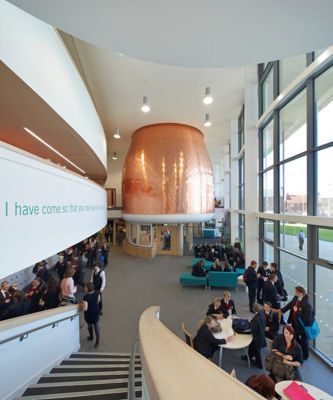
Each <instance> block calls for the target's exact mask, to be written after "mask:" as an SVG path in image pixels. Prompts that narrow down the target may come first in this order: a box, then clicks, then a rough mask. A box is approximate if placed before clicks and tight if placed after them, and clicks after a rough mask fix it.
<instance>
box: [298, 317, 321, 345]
mask: <svg viewBox="0 0 333 400" xmlns="http://www.w3.org/2000/svg"><path fill="white" fill-rule="evenodd" d="M298 320H299V323H300V324H301V325H302V326H303V329H304V332H305V335H306V337H307V338H308V339H309V340H313V339H315V338H316V337H318V336H319V335H320V328H319V325H318V324H317V321H316V320H314V321H313V324H312V325H311V326H305V325H304V322H303V321H302V319H301V318H300V317H299V318H298Z"/></svg>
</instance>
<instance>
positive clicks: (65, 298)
mask: <svg viewBox="0 0 333 400" xmlns="http://www.w3.org/2000/svg"><path fill="white" fill-rule="evenodd" d="M73 275H74V270H73V268H72V267H68V268H67V269H66V271H65V274H64V279H63V280H62V281H61V283H60V293H61V303H60V305H62V306H63V305H68V304H75V303H76V298H75V293H76V289H77V287H76V286H75V285H74V280H73Z"/></svg>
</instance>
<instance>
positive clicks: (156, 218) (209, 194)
mask: <svg viewBox="0 0 333 400" xmlns="http://www.w3.org/2000/svg"><path fill="white" fill-rule="evenodd" d="M122 190H123V217H124V219H125V220H127V221H132V222H146V223H148V222H149V223H181V222H196V221H204V220H207V219H211V218H212V215H213V213H214V179H213V170H212V164H211V161H210V159H209V156H208V153H207V150H206V146H205V143H204V138H203V134H202V132H200V131H199V130H198V129H196V128H194V127H192V126H189V125H183V124H176V123H161V124H154V125H148V126H144V127H142V128H140V129H138V130H137V131H135V132H134V133H133V135H132V142H131V145H130V148H129V150H128V153H127V156H126V160H125V164H124V168H123V182H122Z"/></svg>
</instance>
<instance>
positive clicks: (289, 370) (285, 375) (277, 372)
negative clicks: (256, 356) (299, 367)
mask: <svg viewBox="0 0 333 400" xmlns="http://www.w3.org/2000/svg"><path fill="white" fill-rule="evenodd" d="M265 367H266V369H267V371H270V372H271V373H272V374H273V375H274V377H276V378H278V379H282V380H285V381H289V380H293V379H295V377H296V375H295V371H294V368H293V366H292V365H287V364H284V362H283V358H282V357H281V356H278V355H277V354H275V353H273V352H272V353H270V354H269V355H268V356H267V357H266V359H265Z"/></svg>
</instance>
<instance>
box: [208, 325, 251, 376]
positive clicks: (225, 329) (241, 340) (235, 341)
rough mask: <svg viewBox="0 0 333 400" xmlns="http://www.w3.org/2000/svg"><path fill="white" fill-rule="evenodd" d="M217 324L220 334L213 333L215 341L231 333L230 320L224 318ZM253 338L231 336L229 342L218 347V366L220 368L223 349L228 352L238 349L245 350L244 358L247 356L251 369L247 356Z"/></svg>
mask: <svg viewBox="0 0 333 400" xmlns="http://www.w3.org/2000/svg"><path fill="white" fill-rule="evenodd" d="M218 322H219V324H220V325H221V328H222V332H219V333H215V334H214V336H215V337H216V338H217V339H224V338H225V337H226V336H228V334H229V333H231V330H232V318H231V317H228V318H224V319H221V320H218ZM252 339H253V336H252V335H249V334H244V335H243V334H240V335H239V334H237V333H235V334H234V336H232V338H231V340H230V342H228V343H226V344H221V345H219V347H220V354H219V366H220V367H222V355H223V349H229V350H239V349H245V352H246V356H247V361H248V365H249V368H251V364H250V358H249V354H248V351H247V350H248V347H249V345H250V343H251V342H252Z"/></svg>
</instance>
